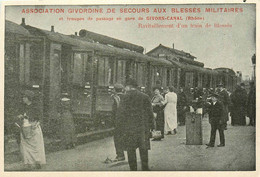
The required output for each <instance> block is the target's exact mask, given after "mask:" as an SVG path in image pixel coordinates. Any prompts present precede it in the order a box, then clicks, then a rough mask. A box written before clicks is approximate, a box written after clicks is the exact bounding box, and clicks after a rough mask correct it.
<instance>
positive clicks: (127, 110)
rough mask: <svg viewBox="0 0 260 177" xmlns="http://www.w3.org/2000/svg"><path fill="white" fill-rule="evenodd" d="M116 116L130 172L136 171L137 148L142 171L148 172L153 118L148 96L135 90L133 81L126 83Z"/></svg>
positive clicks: (135, 84) (135, 85) (135, 86)
mask: <svg viewBox="0 0 260 177" xmlns="http://www.w3.org/2000/svg"><path fill="white" fill-rule="evenodd" d="M118 116H119V119H118V120H119V121H120V125H121V131H122V135H123V137H124V149H125V150H126V151H127V155H128V163H129V166H130V170H131V171H136V170H137V159H136V149H137V148H139V151H140V157H141V162H142V170H144V171H148V170H149V168H148V150H149V149H150V136H151V134H150V131H151V130H152V129H153V125H154V124H153V121H154V116H153V111H152V104H151V101H150V98H149V96H148V95H146V94H144V93H141V92H140V91H138V90H137V82H136V80H134V79H131V78H130V79H128V80H127V82H126V94H125V95H124V97H123V99H122V100H121V102H120V105H119V109H118Z"/></svg>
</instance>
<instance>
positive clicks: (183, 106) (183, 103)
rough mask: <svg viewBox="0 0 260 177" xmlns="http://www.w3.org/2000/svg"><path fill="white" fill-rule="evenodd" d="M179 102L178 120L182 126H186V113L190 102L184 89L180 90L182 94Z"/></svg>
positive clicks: (179, 96) (179, 95)
mask: <svg viewBox="0 0 260 177" xmlns="http://www.w3.org/2000/svg"><path fill="white" fill-rule="evenodd" d="M177 98H178V101H177V114H178V116H177V118H178V122H179V124H180V125H185V113H186V112H187V110H188V100H187V96H186V94H185V93H184V91H183V88H180V93H179V94H178V97H177Z"/></svg>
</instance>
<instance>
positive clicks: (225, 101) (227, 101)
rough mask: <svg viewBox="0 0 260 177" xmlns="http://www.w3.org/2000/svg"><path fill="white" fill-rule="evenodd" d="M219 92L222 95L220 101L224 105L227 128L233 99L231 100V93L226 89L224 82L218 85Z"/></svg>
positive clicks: (225, 127)
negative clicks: (229, 108)
mask: <svg viewBox="0 0 260 177" xmlns="http://www.w3.org/2000/svg"><path fill="white" fill-rule="evenodd" d="M218 94H219V95H220V101H221V102H222V103H223V105H224V129H225V130H227V121H228V120H229V117H228V113H229V110H228V107H229V105H230V103H231V101H230V97H229V94H228V92H227V91H226V89H225V88H224V85H223V84H219V85H218Z"/></svg>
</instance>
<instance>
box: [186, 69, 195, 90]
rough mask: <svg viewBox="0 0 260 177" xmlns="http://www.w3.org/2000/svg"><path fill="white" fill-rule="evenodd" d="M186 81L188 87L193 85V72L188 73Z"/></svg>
mask: <svg viewBox="0 0 260 177" xmlns="http://www.w3.org/2000/svg"><path fill="white" fill-rule="evenodd" d="M185 81H186V84H185V86H186V87H188V88H191V87H193V73H192V72H187V73H186V77H185Z"/></svg>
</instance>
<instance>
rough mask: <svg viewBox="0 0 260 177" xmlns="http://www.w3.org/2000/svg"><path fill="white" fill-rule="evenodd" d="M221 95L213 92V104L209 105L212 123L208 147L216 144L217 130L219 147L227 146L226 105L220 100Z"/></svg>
mask: <svg viewBox="0 0 260 177" xmlns="http://www.w3.org/2000/svg"><path fill="white" fill-rule="evenodd" d="M219 97H220V96H219V95H218V94H215V93H213V94H212V96H211V104H210V106H209V123H210V125H211V133H210V141H209V143H208V144H206V145H207V146H208V147H214V146H215V138H216V132H217V130H218V131H219V137H220V144H219V145H218V147H223V146H225V135H224V117H223V116H224V105H223V103H222V102H221V101H219Z"/></svg>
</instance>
